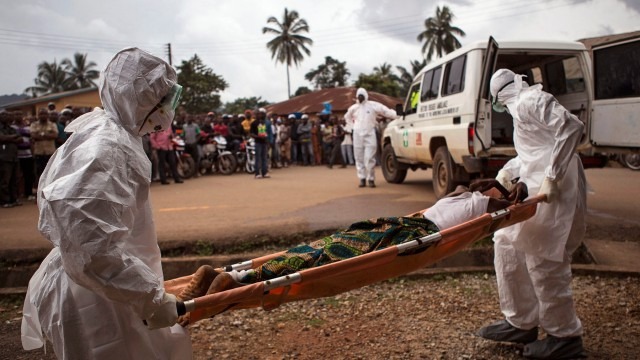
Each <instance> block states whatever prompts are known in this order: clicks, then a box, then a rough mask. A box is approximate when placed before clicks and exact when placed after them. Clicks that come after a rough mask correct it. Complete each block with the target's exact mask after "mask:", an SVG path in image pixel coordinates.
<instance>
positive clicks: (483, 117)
mask: <svg viewBox="0 0 640 360" xmlns="http://www.w3.org/2000/svg"><path fill="white" fill-rule="evenodd" d="M592 51H593V61H592V58H591V55H590V53H589V51H588V50H587V49H586V48H585V46H584V45H583V44H582V43H579V42H524V41H522V42H504V43H501V44H500V46H498V43H497V42H496V41H495V40H494V39H493V38H490V39H489V41H488V42H477V43H474V44H470V45H467V46H464V47H462V48H460V49H458V50H456V51H454V52H452V53H450V54H448V55H446V56H445V57H443V58H440V59H438V60H436V61H434V62H432V63H430V64H428V65H427V66H426V67H425V68H424V69H422V70H421V71H420V73H419V74H418V75H417V76H416V77H415V79H414V82H413V84H412V86H411V88H410V89H409V93H408V94H407V97H406V100H405V103H404V104H398V106H397V109H396V111H397V112H398V115H399V118H398V119H396V120H394V121H392V122H390V123H389V124H388V125H387V127H386V128H385V130H384V133H383V135H382V139H381V147H382V159H381V160H382V161H381V165H382V171H383V174H384V177H385V180H386V181H387V182H389V183H402V182H403V181H404V179H405V177H406V175H407V171H408V170H409V169H411V170H417V169H428V168H431V169H432V181H433V188H434V191H435V193H436V195H437V197H438V198H440V197H442V196H444V195H445V194H447V193H449V192H451V191H453V189H454V188H455V186H456V185H457V184H465V183H468V182H469V181H470V180H472V179H474V178H478V177H491V176H494V175H495V174H496V173H497V171H498V170H499V169H500V168H502V166H503V165H504V164H505V163H506V162H507V161H508V160H509V159H510V158H512V157H513V156H515V155H516V153H515V149H514V147H513V121H512V118H511V116H510V115H509V114H508V113H506V112H505V113H497V112H495V111H493V110H492V108H491V99H490V92H489V80H490V79H491V75H492V74H493V73H494V72H495V70H497V69H500V68H508V69H511V70H513V71H514V72H515V73H517V74H525V75H527V77H526V80H527V82H528V83H529V84H530V85H533V84H542V85H543V89H544V90H545V91H547V92H549V93H551V94H553V95H554V96H555V97H556V99H557V100H558V101H559V102H560V103H561V104H562V105H563V106H564V107H565V108H567V109H568V110H569V111H571V113H573V114H575V115H576V116H578V118H580V119H581V120H582V121H583V122H584V123H585V125H586V126H585V133H584V135H583V139H582V141H581V144H580V146H579V149H578V151H579V153H580V155H581V156H582V159H583V164H584V165H585V167H601V166H604V164H605V163H606V157H604V156H601V155H599V154H602V153H605V152H621V151H631V152H638V151H640V37H636V38H633V39H627V40H625V41H620V42H616V43H612V44H603V45H601V46H599V47H597V48H593V49H592Z"/></svg>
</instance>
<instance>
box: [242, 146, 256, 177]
mask: <svg viewBox="0 0 640 360" xmlns="http://www.w3.org/2000/svg"><path fill="white" fill-rule="evenodd" d="M242 147H244V150H241V151H243V153H242V154H240V153H238V156H239V157H242V158H243V164H244V170H245V171H246V172H247V173H248V174H253V173H254V172H255V171H256V141H255V140H254V139H253V138H248V139H246V140H245V141H244V142H243V143H242V145H241V147H240V148H241V149H242Z"/></svg>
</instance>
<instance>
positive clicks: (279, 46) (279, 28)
mask: <svg viewBox="0 0 640 360" xmlns="http://www.w3.org/2000/svg"><path fill="white" fill-rule="evenodd" d="M267 24H274V25H275V27H273V28H271V27H266V26H265V27H263V28H262V33H263V34H267V33H268V34H275V35H276V36H275V37H274V38H273V39H271V41H269V42H268V43H267V48H268V49H269V50H270V51H271V58H272V59H274V58H275V59H276V62H280V63H283V64H286V65H287V95H288V96H289V98H290V97H291V83H290V80H289V67H290V66H291V64H295V65H296V66H297V65H298V63H300V62H302V60H303V59H304V55H302V52H301V51H300V50H301V49H302V51H304V53H305V54H307V56H310V55H311V50H309V48H307V46H306V45H312V44H313V40H311V39H310V38H308V37H305V36H302V35H300V33H302V32H307V33H308V32H309V25H308V24H307V21H306V20H304V19H301V18H300V16H299V15H298V12H297V11H291V12H289V10H287V8H284V16H283V17H282V22H280V21H278V19H276V18H275V17H274V16H271V17H269V19H267Z"/></svg>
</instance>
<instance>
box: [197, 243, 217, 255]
mask: <svg viewBox="0 0 640 360" xmlns="http://www.w3.org/2000/svg"><path fill="white" fill-rule="evenodd" d="M194 250H195V253H196V255H198V256H211V255H213V254H214V248H213V244H211V242H208V241H204V240H198V241H197V242H196V246H195V249H194Z"/></svg>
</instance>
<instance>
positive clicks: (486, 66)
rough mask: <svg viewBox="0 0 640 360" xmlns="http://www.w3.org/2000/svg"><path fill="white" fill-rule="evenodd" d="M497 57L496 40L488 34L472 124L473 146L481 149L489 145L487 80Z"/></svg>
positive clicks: (486, 148)
mask: <svg viewBox="0 0 640 360" xmlns="http://www.w3.org/2000/svg"><path fill="white" fill-rule="evenodd" d="M497 59H498V42H496V40H495V39H494V38H493V36H490V37H489V41H488V42H487V50H486V51H485V53H484V60H483V64H482V81H481V83H480V91H479V93H478V103H477V104H476V119H475V122H474V124H473V127H474V134H475V139H476V140H478V141H474V148H475V149H477V150H482V151H485V150H488V149H489V148H490V147H491V93H490V91H489V82H490V81H491V75H493V70H494V68H495V66H496V60H497ZM477 143H479V145H480V146H479V147H476V146H475V144H477ZM477 150H476V153H477Z"/></svg>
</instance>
